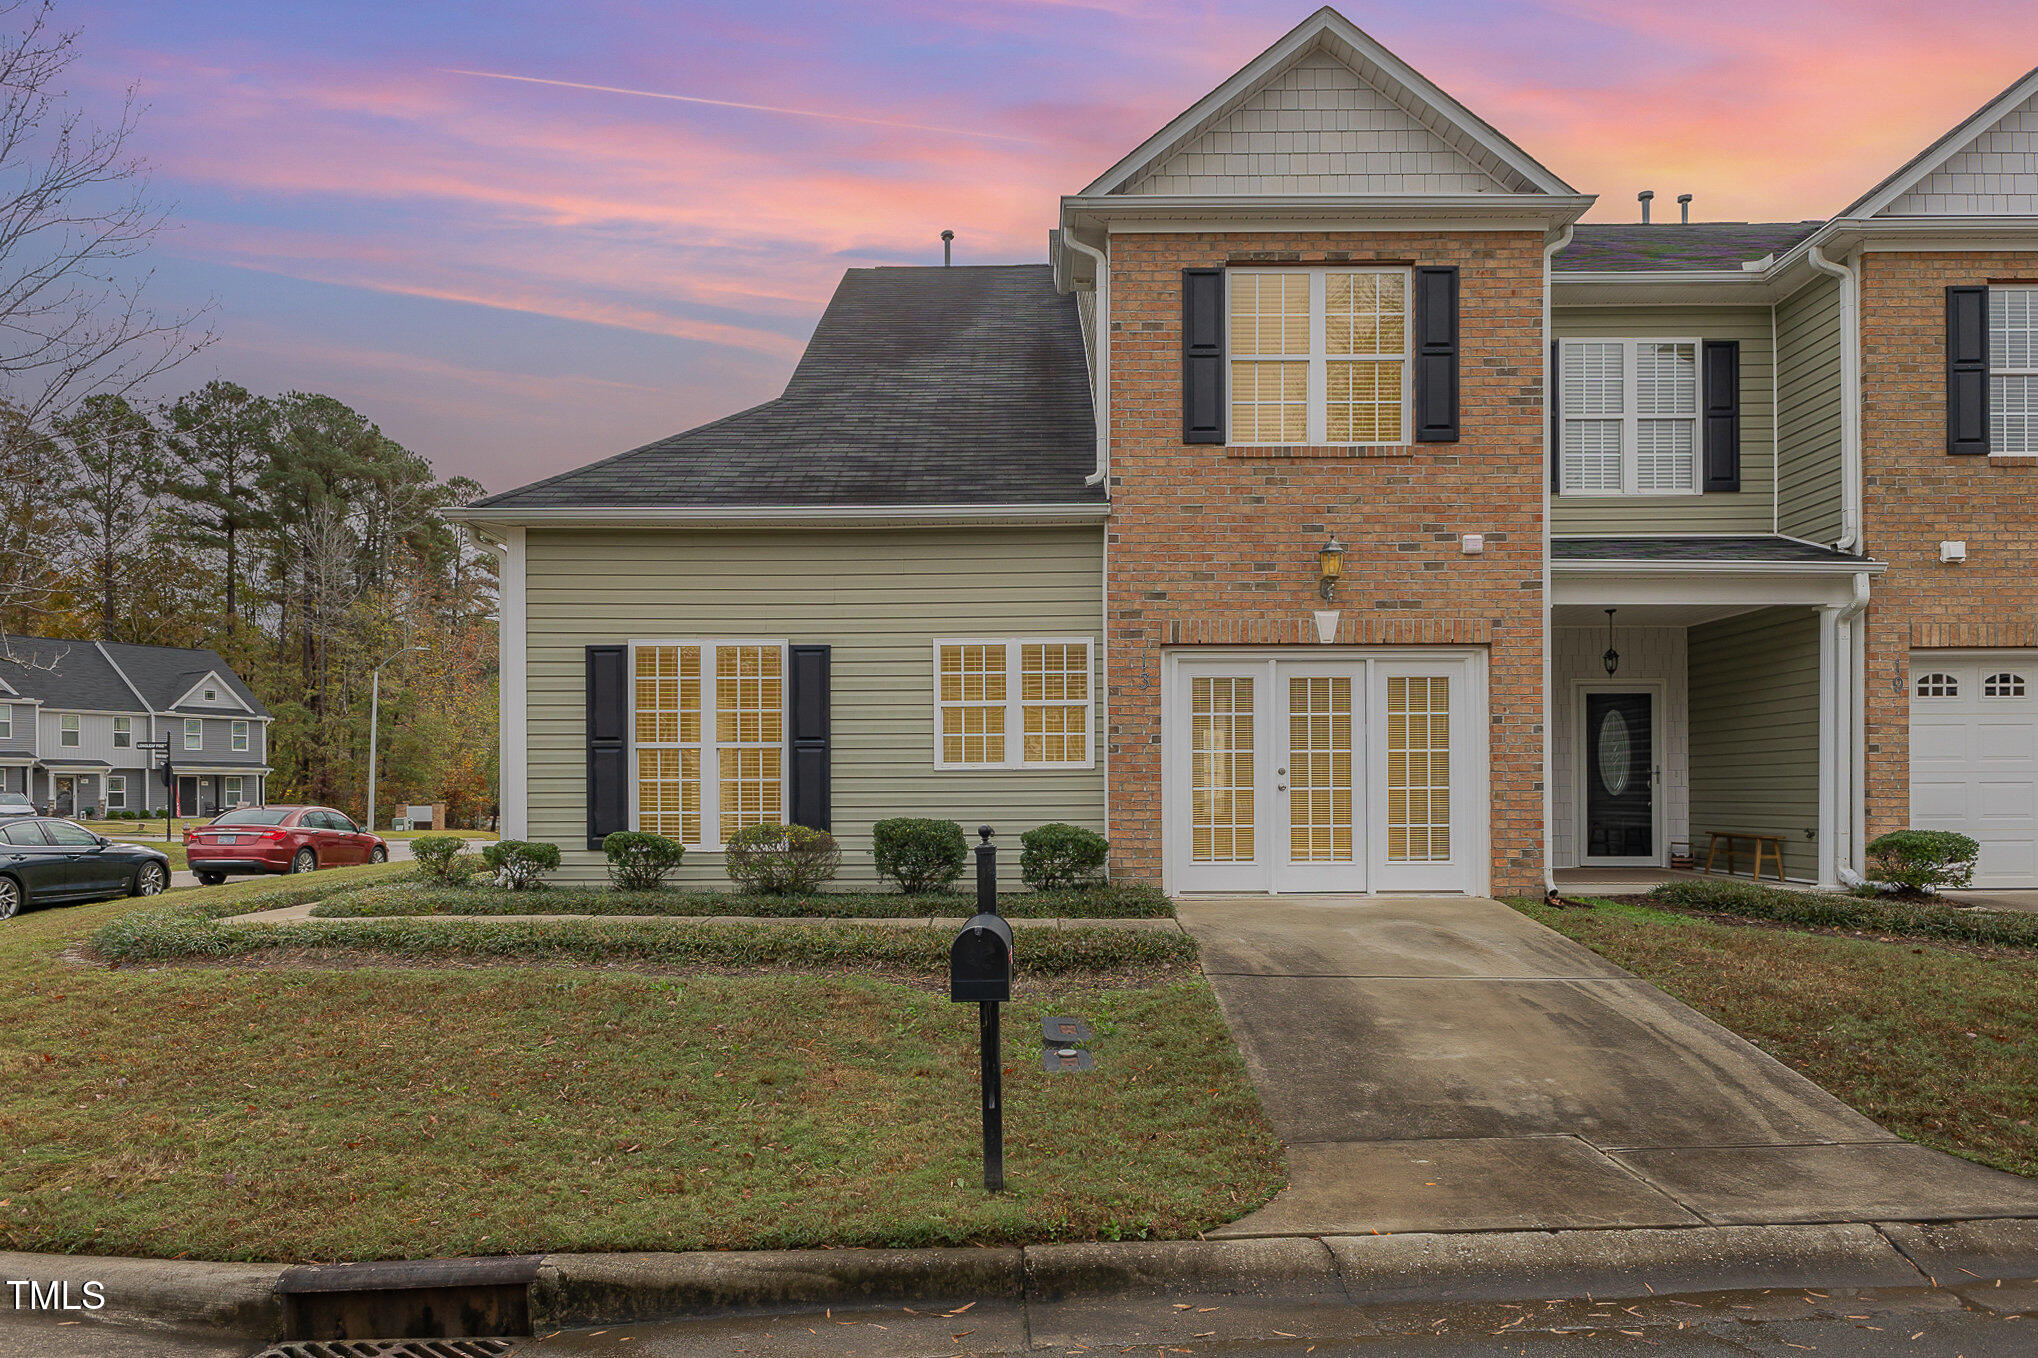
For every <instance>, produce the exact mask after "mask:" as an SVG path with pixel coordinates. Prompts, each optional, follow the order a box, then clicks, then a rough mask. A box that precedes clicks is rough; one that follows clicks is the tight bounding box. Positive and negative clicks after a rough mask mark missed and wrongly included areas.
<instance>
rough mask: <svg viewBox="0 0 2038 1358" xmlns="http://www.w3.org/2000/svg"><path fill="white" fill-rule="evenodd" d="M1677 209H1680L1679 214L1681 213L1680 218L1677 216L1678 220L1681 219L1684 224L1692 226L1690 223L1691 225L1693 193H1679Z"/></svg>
mask: <svg viewBox="0 0 2038 1358" xmlns="http://www.w3.org/2000/svg"><path fill="white" fill-rule="evenodd" d="M1677 211H1678V214H1679V215H1678V218H1677V220H1678V221H1680V222H1682V223H1683V224H1684V225H1686V226H1690V225H1691V195H1690V194H1688V193H1680V194H1678V195H1677Z"/></svg>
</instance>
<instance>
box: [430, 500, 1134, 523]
mask: <svg viewBox="0 0 2038 1358" xmlns="http://www.w3.org/2000/svg"><path fill="white" fill-rule="evenodd" d="M443 512H444V515H445V517H446V518H448V519H451V520H452V521H453V522H455V523H465V524H470V525H471V524H486V523H493V524H515V523H538V524H566V525H572V524H581V523H585V524H602V525H605V526H609V527H615V526H618V525H622V526H628V525H633V524H637V525H643V526H646V527H668V526H673V525H687V526H692V527H697V528H699V527H714V526H718V525H731V526H741V527H750V526H759V525H761V526H764V527H774V528H791V527H801V526H808V525H819V526H823V527H825V526H828V525H831V524H840V525H844V526H855V527H866V528H882V527H886V526H888V525H893V524H913V525H919V526H928V525H929V524H931V523H934V522H938V521H954V522H955V523H958V524H973V523H981V522H984V521H1000V520H1010V521H1013V522H1038V521H1043V520H1044V521H1048V522H1052V521H1054V520H1057V519H1060V520H1066V521H1082V520H1087V519H1102V518H1104V517H1106V516H1107V515H1109V514H1110V512H1111V507H1110V506H1109V505H1106V504H1070V505H731V506H727V507H723V508H714V507H687V508H683V507H679V506H647V507H644V508H635V507H631V506H625V505H583V506H573V507H566V508H542V509H518V508H515V507H512V506H508V505H503V506H492V505H485V504H484V505H463V506H461V507H459V508H457V509H448V510H445V511H443Z"/></svg>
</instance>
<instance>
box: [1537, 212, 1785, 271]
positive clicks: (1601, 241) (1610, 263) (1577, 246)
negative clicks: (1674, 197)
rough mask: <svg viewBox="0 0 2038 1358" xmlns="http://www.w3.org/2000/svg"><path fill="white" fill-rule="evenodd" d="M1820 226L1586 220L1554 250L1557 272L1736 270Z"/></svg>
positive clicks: (1552, 263) (1781, 249) (1552, 264)
mask: <svg viewBox="0 0 2038 1358" xmlns="http://www.w3.org/2000/svg"><path fill="white" fill-rule="evenodd" d="M1824 225H1825V223H1824V222H1692V223H1690V224H1689V225H1686V224H1684V223H1680V222H1651V223H1648V224H1646V225H1645V224H1643V223H1641V222H1617V223H1607V222H1588V223H1582V224H1580V225H1579V226H1577V227H1576V228H1574V229H1573V232H1572V236H1571V243H1570V244H1569V245H1567V246H1565V247H1564V248H1563V249H1562V250H1560V251H1558V252H1557V256H1556V258H1554V259H1552V260H1551V261H1550V268H1551V269H1552V270H1553V271H1555V272H1557V273H1583V272H1592V273H1619V272H1642V271H1650V270H1675V269H1738V268H1740V267H1741V265H1742V264H1743V263H1745V262H1747V261H1748V260H1751V259H1760V258H1762V257H1763V256H1764V255H1770V254H1775V255H1781V254H1783V253H1785V252H1786V251H1788V250H1789V249H1790V248H1791V247H1792V246H1794V245H1796V244H1797V243H1798V242H1799V241H1801V240H1803V239H1804V238H1805V237H1806V236H1809V235H1811V234H1812V232H1814V231H1816V230H1818V229H1819V228H1820V227H1822V226H1824Z"/></svg>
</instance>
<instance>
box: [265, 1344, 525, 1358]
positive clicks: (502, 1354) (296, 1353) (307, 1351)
mask: <svg viewBox="0 0 2038 1358" xmlns="http://www.w3.org/2000/svg"><path fill="white" fill-rule="evenodd" d="M516 1351H517V1341H516V1340H514V1339H293V1340H290V1341H289V1342H288V1343H283V1344H277V1345H275V1346H274V1347H273V1348H266V1349H263V1350H262V1351H261V1352H260V1353H258V1354H256V1355H255V1358H507V1355H510V1354H513V1353H515V1352H516Z"/></svg>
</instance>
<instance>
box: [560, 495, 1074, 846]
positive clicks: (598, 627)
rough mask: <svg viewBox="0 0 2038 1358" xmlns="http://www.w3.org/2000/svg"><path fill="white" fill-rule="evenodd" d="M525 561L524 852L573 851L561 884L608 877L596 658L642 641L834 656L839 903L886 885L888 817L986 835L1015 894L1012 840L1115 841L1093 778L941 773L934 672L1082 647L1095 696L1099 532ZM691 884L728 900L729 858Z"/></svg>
mask: <svg viewBox="0 0 2038 1358" xmlns="http://www.w3.org/2000/svg"><path fill="white" fill-rule="evenodd" d="M526 542H527V548H528V554H529V566H528V575H527V606H526V607H527V635H528V639H529V675H530V678H529V690H530V691H529V696H528V703H529V707H528V715H529V722H530V736H529V748H530V831H529V833H530V836H531V838H533V839H536V840H543V841H547V842H550V843H555V844H558V845H559V846H560V848H561V849H562V850H564V857H565V863H566V867H565V870H564V871H562V873H561V874H560V875H561V878H562V879H563V880H568V881H575V880H577V881H588V880H593V879H596V878H599V877H600V875H601V874H602V872H603V867H602V859H601V855H600V854H599V853H595V852H590V851H588V850H587V848H586V824H587V813H586V698H585V684H586V677H585V676H586V671H585V650H584V648H585V647H586V646H588V645H591V644H595V643H603V642H609V643H613V642H627V641H630V640H632V639H654V638H672V637H710V638H712V637H749V638H761V639H779V638H783V639H784V640H786V641H788V642H820V643H826V644H828V645H829V646H831V647H832V648H833V651H832V656H831V659H832V663H833V670H834V673H833V692H832V708H833V712H832V715H833V761H832V767H831V772H832V781H833V820H834V827H835V835H836V838H837V839H838V840H839V841H840V842H841V845H842V850H843V864H842V871H841V874H840V875H839V877H838V878H837V883H838V885H843V886H853V885H867V884H869V883H870V882H872V881H873V880H874V879H873V875H872V872H871V866H870V827H871V825H872V823H873V822H875V821H878V820H882V819H885V818H887V817H892V816H929V817H939V818H941V819H946V820H954V821H959V822H961V823H962V824H963V825H964V826H965V827H967V828H970V829H971V830H974V828H975V827H976V826H977V825H979V824H990V825H993V826H995V827H996V828H997V830H998V832H999V842H1000V843H1001V844H1003V845H1005V846H1006V847H1007V850H1008V852H1007V854H1006V856H1005V860H1004V861H1005V864H1006V872H1007V873H1008V874H1010V875H1011V876H1013V877H1014V878H1016V876H1017V864H1016V861H1015V860H1016V857H1017V847H1018V838H1019V834H1020V832H1022V831H1024V830H1027V829H1030V828H1032V827H1033V826H1035V825H1039V824H1041V823H1043V822H1047V821H1068V822H1071V823H1073V824H1077V825H1084V826H1088V827H1091V828H1093V829H1099V830H1101V829H1102V828H1103V824H1104V775H1103V769H1102V762H1101V759H1099V760H1098V761H1097V762H1096V763H1095V765H1094V766H1093V767H1091V768H1088V769H1082V770H1071V771H1067V772H1061V771H1043V770H1013V771H997V772H970V771H942V772H938V771H936V770H935V768H934V660H933V642H934V640H935V639H936V638H937V637H1006V636H1069V637H1088V638H1090V640H1091V642H1092V661H1093V669H1092V687H1093V690H1097V689H1100V688H1101V685H1099V684H1098V683H1097V675H1098V674H1100V673H1101V669H1102V655H1101V636H1100V630H1099V628H1100V622H1101V616H1102V610H1103V597H1102V579H1103V531H1102V529H1101V528H1054V529H1020V528H1012V529H1001V528H985V529H931V530H920V531H893V530H844V531H834V532H828V531H800V532H792V531H788V532H754V533H752V532H742V533H737V532H729V533H708V532H691V533H690V532H655V531H620V530H619V531H604V530H572V531H566V530H559V531H547V530H540V529H532V530H530V532H529V534H528V537H527V539H526ZM1101 696H1102V695H1101V692H1099V693H1098V694H1097V701H1096V702H1095V704H1094V708H1095V714H1096V721H1095V722H1094V723H1093V725H1092V730H1091V747H1092V750H1093V752H1096V751H1097V746H1098V737H1099V733H1100V731H1101V727H1102V707H1103V704H1102V701H1101ZM680 880H682V881H684V882H687V883H692V884H696V885H704V886H724V885H726V884H727V879H726V877H725V876H724V874H723V870H722V858H721V855H720V854H716V853H707V852H699V851H696V852H693V853H691V854H689V856H688V861H687V864H686V866H685V868H684V869H683V871H682V873H681V874H680Z"/></svg>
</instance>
